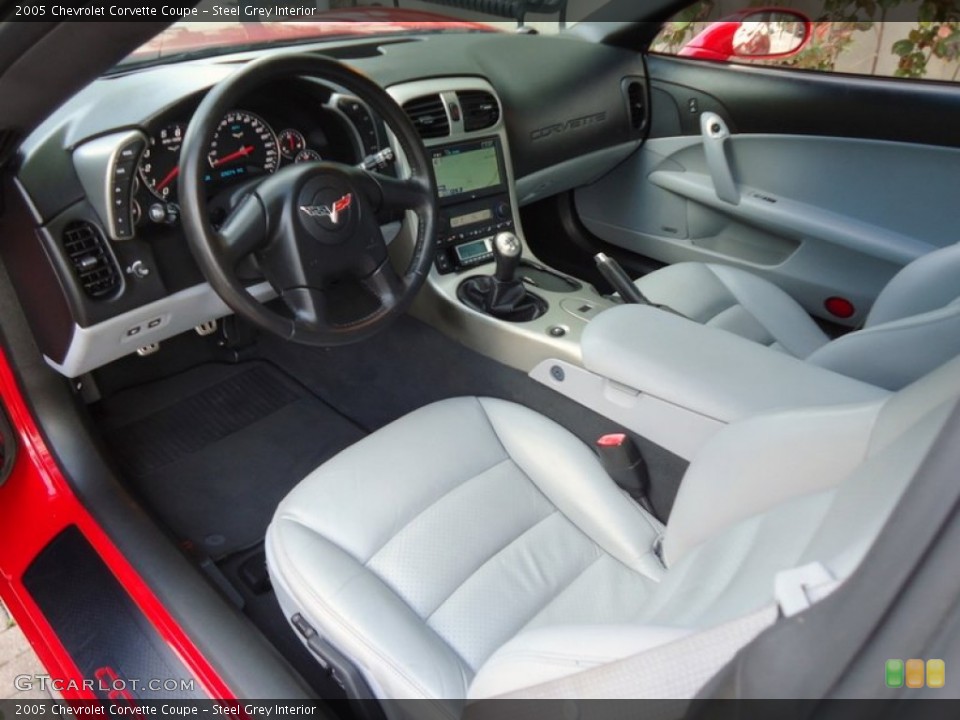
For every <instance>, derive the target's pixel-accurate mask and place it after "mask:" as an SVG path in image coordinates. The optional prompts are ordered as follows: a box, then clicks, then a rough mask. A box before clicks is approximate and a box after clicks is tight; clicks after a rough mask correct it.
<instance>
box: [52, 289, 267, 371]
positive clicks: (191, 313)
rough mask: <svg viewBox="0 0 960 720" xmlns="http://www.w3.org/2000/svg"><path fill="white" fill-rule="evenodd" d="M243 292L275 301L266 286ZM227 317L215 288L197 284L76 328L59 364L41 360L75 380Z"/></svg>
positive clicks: (227, 311)
mask: <svg viewBox="0 0 960 720" xmlns="http://www.w3.org/2000/svg"><path fill="white" fill-rule="evenodd" d="M247 292H249V293H250V294H251V295H252V296H253V297H255V298H256V299H257V300H260V301H261V302H262V301H265V300H269V299H271V298H274V297H276V292H275V291H274V289H273V288H272V287H271V286H270V284H269V283H265V282H264V283H260V284H259V285H254V286H253V287H250V288H248V289H247ZM230 314H232V311H231V310H230V308H229V307H227V305H226V304H225V303H224V302H223V300H221V299H220V296H219V295H217V294H216V293H215V292H214V290H213V288H212V287H210V285H209V284H207V283H201V284H200V285H194V286H193V287H190V288H187V289H186V290H181V291H180V292H176V293H174V294H173V295H170V296H168V297H165V298H163V299H161V300H157V301H156V302H152V303H149V304H147V305H143V306H142V307H139V308H136V309H135V310H130V311H129V312H125V313H123V314H122V315H117V316H116V317H112V318H110V319H109V320H105V321H103V322H101V323H97V324H96V325H91V326H90V327H80V326H79V325H74V328H73V337H72V338H71V340H70V348H69V349H68V350H67V355H66V357H65V358H64V359H63V362H61V363H57V362H55V361H53V360H51V359H50V358H49V357H45V358H44V359H45V360H46V361H47V363H48V364H49V365H50V366H51V367H53V368H54V369H55V370H57V372H59V373H61V374H62V375H66V376H67V377H71V378H73V377H78V376H79V375H83V374H84V373H86V372H90V371H91V370H95V369H96V368H98V367H101V366H103V365H106V364H107V363H109V362H113V361H114V360H117V359H118V358H121V357H123V356H124V355H131V354H133V353H135V352H136V351H137V348H140V347H143V346H145V345H150V344H153V343H159V342H161V341H163V340H166V339H168V338H171V337H173V336H174V335H179V334H180V333H182V332H187V331H189V330H193V328H195V327H196V326H197V325H201V324H203V323H205V322H209V321H211V320H216V319H218V318H221V317H224V316H226V315H230Z"/></svg>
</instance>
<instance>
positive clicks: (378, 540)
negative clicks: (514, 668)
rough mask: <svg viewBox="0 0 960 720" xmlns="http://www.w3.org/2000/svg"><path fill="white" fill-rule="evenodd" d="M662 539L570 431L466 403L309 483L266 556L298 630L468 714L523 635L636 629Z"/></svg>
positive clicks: (414, 418)
mask: <svg viewBox="0 0 960 720" xmlns="http://www.w3.org/2000/svg"><path fill="white" fill-rule="evenodd" d="M521 430H522V433H521V432H520V431H521ZM520 435H522V437H520ZM661 532H662V527H661V526H660V525H659V523H657V522H656V520H654V519H653V518H651V517H650V516H649V515H648V514H646V513H645V512H643V511H642V510H641V509H640V508H639V507H638V506H637V505H636V504H635V503H634V502H633V501H632V500H630V499H629V498H628V497H627V496H626V495H625V494H624V493H623V492H622V491H620V489H619V488H617V486H616V485H615V484H614V483H613V482H612V481H611V480H610V478H609V477H608V476H607V474H606V473H605V472H604V470H603V468H602V467H601V466H600V464H599V462H598V461H597V459H596V456H595V455H594V453H593V452H592V451H591V450H590V449H589V448H588V447H587V446H586V445H584V444H583V443H582V442H580V441H579V440H578V439H577V438H575V437H574V436H573V435H572V434H570V433H569V432H567V431H566V430H564V429H563V428H561V427H560V426H558V425H557V424H555V423H553V422H552V421H550V420H548V419H546V418H544V417H543V416H541V415H538V414H536V413H534V412H532V411H530V410H528V409H526V408H523V407H521V406H519V405H515V404H512V403H508V402H505V401H501V400H493V399H487V398H457V399H454V400H446V401H443V402H439V403H435V404H433V405H430V406H427V407H425V408H421V409H420V410H418V411H416V412H414V413H412V414H410V415H408V416H406V417H405V418H402V419H401V420H398V421H396V422H395V423H393V424H391V425H389V426H387V427H386V428H384V429H382V430H380V431H378V432H377V433H376V434H374V435H371V436H370V437H368V438H366V439H364V440H362V441H361V442H359V443H357V444H356V445H354V446H352V447H350V448H348V449H347V450H345V451H344V452H342V453H341V454H340V455H338V456H337V457H335V458H333V459H332V460H330V461H329V462H327V463H326V464H324V465H323V466H322V467H320V468H319V469H318V470H316V471H315V472H313V473H312V474H311V475H309V476H308V477H307V478H306V479H305V480H304V481H303V482H301V483H300V485H298V486H297V488H295V489H294V490H293V492H291V494H290V495H288V496H287V498H286V499H285V500H284V501H283V503H282V504H281V505H280V506H279V508H278V509H277V512H276V514H275V516H274V519H273V522H272V524H271V526H270V528H269V531H268V533H267V556H268V566H269V568H270V571H271V577H272V579H273V582H274V586H275V588H276V591H277V595H278V598H279V600H280V603H281V606H282V607H283V609H284V612H285V614H286V615H287V617H288V618H289V617H291V616H292V615H293V614H295V613H298V612H299V613H301V614H303V615H304V617H305V618H306V619H307V620H308V621H309V622H310V624H311V625H313V626H314V627H315V628H316V629H317V630H318V631H319V633H320V634H321V635H322V636H324V637H325V638H326V639H327V640H328V641H330V642H331V643H332V644H333V645H335V646H336V647H337V648H338V649H339V650H340V651H341V652H343V653H344V654H345V655H347V656H348V657H350V658H353V660H354V661H355V662H356V663H357V664H358V666H359V669H360V670H361V672H362V673H363V674H364V675H365V677H366V678H367V680H368V682H370V684H371V687H372V688H373V690H374V692H375V693H376V694H377V695H378V696H380V697H389V698H395V699H399V698H450V699H454V701H453V702H449V703H446V706H445V709H446V710H447V711H449V713H451V714H455V713H457V712H458V711H459V702H458V700H459V699H462V698H465V697H466V692H467V688H468V686H469V684H470V682H471V680H472V679H473V677H474V674H475V673H476V671H477V669H478V668H479V667H480V666H481V665H482V664H483V663H484V661H485V660H486V659H487V658H488V657H489V656H490V655H492V654H493V652H494V651H495V650H497V649H498V648H499V647H501V646H502V645H504V644H505V643H506V642H507V641H509V640H510V639H511V638H512V637H514V636H515V635H516V634H517V633H519V632H521V631H525V630H532V629H536V628H537V627H543V626H547V625H556V624H593V623H628V622H631V621H632V620H633V619H634V618H636V617H637V616H638V613H639V612H640V610H641V609H642V607H643V604H644V599H645V598H646V597H648V596H649V594H650V592H651V590H652V588H653V587H655V586H656V584H657V581H658V580H659V578H660V577H661V575H662V572H663V567H662V565H661V563H660V561H659V560H658V558H657V557H656V555H655V553H654V552H653V546H654V543H655V542H656V539H657V538H658V536H659V535H660V534H661Z"/></svg>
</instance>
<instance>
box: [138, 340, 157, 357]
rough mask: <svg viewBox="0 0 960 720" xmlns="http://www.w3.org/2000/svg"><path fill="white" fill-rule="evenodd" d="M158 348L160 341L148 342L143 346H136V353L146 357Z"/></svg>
mask: <svg viewBox="0 0 960 720" xmlns="http://www.w3.org/2000/svg"><path fill="white" fill-rule="evenodd" d="M159 350H160V343H150V344H149V345H144V346H143V347H138V348H137V355H139V356H140V357H147V355H153V354H154V353H155V352H158V351H159Z"/></svg>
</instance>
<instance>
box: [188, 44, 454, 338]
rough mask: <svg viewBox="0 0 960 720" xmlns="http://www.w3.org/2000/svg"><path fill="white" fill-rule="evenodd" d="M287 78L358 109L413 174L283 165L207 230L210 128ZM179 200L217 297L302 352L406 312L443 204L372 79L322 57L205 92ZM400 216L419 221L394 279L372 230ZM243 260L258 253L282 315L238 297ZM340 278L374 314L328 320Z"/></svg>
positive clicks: (259, 65) (408, 127)
mask: <svg viewBox="0 0 960 720" xmlns="http://www.w3.org/2000/svg"><path fill="white" fill-rule="evenodd" d="M290 77H313V78H316V79H319V80H323V81H326V82H328V83H330V84H333V85H337V86H339V87H341V88H344V89H345V90H347V91H348V92H350V93H353V94H354V95H355V96H356V97H358V98H359V99H360V100H362V101H363V102H365V103H366V104H367V105H368V106H369V107H370V109H371V110H372V111H373V112H374V113H375V114H377V115H378V116H379V117H380V118H382V119H383V121H384V122H385V123H386V124H387V126H388V127H389V128H390V130H391V131H392V132H393V134H394V136H395V137H396V139H397V142H398V143H399V145H400V149H401V151H402V152H403V155H404V156H405V158H406V161H407V164H408V167H409V170H410V176H409V177H408V178H406V179H396V178H392V177H388V176H385V175H381V174H378V173H373V172H368V171H365V170H361V169H357V168H354V167H351V166H348V165H342V164H339V163H330V162H315V163H303V164H295V165H288V166H286V167H283V168H281V169H279V170H277V172H275V173H274V174H272V175H269V176H267V177H265V178H263V179H262V180H261V181H260V182H259V183H257V184H256V185H255V186H253V187H252V188H251V189H250V191H249V193H248V194H247V195H246V196H245V197H243V199H242V200H241V201H240V202H239V203H238V204H237V206H236V207H235V208H234V209H233V210H232V212H231V214H230V215H229V216H228V217H227V219H226V220H225V221H224V223H223V224H222V226H221V227H220V228H219V229H215V228H214V227H213V226H212V225H211V224H210V220H209V217H208V210H207V197H206V186H205V182H204V176H205V175H206V174H207V173H208V172H209V167H208V162H207V150H208V148H209V146H210V142H211V140H212V138H213V134H214V132H215V130H216V127H217V124H218V123H219V122H220V119H221V118H222V117H223V116H224V115H225V114H226V113H227V112H228V111H230V110H233V109H234V108H235V107H236V104H237V102H238V101H239V100H240V99H241V98H243V97H244V96H246V95H247V94H248V93H250V92H251V91H253V90H255V89H257V88H258V87H260V86H262V85H264V84H266V83H269V82H273V81H277V80H281V79H285V78H290ZM179 192H180V202H181V218H182V222H183V229H184V233H185V234H186V236H187V241H188V243H189V245H190V248H191V251H192V252H193V255H194V258H195V259H196V261H197V264H198V265H199V266H200V269H201V271H202V272H203V274H204V276H205V277H206V279H207V281H208V282H209V283H210V285H211V287H213V289H214V291H215V292H216V293H217V294H218V295H219V296H220V297H221V298H222V299H223V301H224V302H225V303H226V304H227V306H229V307H230V308H231V309H232V310H233V311H234V312H235V313H236V314H237V315H239V316H240V317H242V318H244V319H246V320H248V321H250V322H251V323H253V324H254V325H255V326H257V327H258V328H260V329H262V330H265V331H267V332H270V333H273V334H275V335H279V336H280V337H283V338H286V339H288V340H292V341H294V342H298V343H303V344H306V345H317V346H326V347H330V346H336V345H345V344H348V343H352V342H357V341H360V340H363V339H365V338H368V337H370V336H371V335H373V334H375V333H376V332H378V331H379V330H381V329H383V328H384V327H386V325H387V324H388V323H389V322H390V321H391V320H393V319H395V318H396V317H398V316H399V315H400V314H401V313H403V312H404V311H405V310H406V309H407V308H408V307H409V306H410V304H411V302H412V301H413V298H414V297H415V296H416V294H417V292H418V291H419V289H420V287H421V286H422V285H423V282H424V281H425V280H426V277H427V274H428V273H429V271H430V267H431V265H432V263H433V259H434V256H435V254H436V242H437V228H438V217H439V200H438V197H437V187H436V180H435V179H434V175H433V165H432V163H431V161H430V158H429V157H428V155H427V151H426V149H425V148H424V146H423V143H422V141H421V140H420V136H419V134H418V133H417V131H416V130H415V128H414V127H413V125H412V123H411V122H410V120H409V119H408V118H407V116H406V114H405V113H404V112H403V110H402V109H401V108H400V107H399V105H397V103H396V102H394V100H393V99H392V98H391V97H390V96H389V95H388V94H387V93H386V91H385V90H383V89H382V88H381V87H380V86H379V85H377V84H376V83H375V82H374V81H373V80H371V79H370V78H368V77H366V76H365V75H362V74H361V73H359V72H357V71H355V70H353V69H351V68H349V67H347V66H346V65H344V64H342V63H340V62H338V61H336V60H333V59H331V58H327V57H323V56H320V55H308V54H283V55H273V56H269V57H266V58H262V59H260V60H256V61H254V62H251V63H249V64H248V65H246V66H245V67H244V68H242V69H241V70H239V71H238V72H236V73H235V74H233V75H231V76H230V77H229V78H227V79H225V80H223V81H222V82H220V83H219V84H218V85H216V86H215V87H214V88H213V89H211V90H210V92H209V93H207V95H206V97H205V98H204V99H203V101H202V102H201V103H200V106H199V107H198V108H197V111H196V113H195V114H194V116H193V119H192V120H191V121H190V124H189V126H188V128H187V132H186V135H185V137H184V141H183V148H182V152H181V157H180V191H179ZM399 210H404V211H406V210H409V211H412V212H413V213H414V214H415V215H416V218H417V236H416V240H415V244H414V249H413V253H412V255H411V257H410V261H409V263H408V266H407V268H406V269H405V270H404V271H403V273H402V274H398V273H397V272H396V271H395V270H394V268H393V266H392V265H391V263H390V259H389V257H388V254H387V246H386V242H385V240H384V238H383V235H382V233H381V230H380V224H381V223H380V220H381V219H383V220H385V219H387V218H388V217H390V216H392V215H393V214H395V213H396V211H399ZM249 255H253V256H254V257H256V259H257V261H258V264H259V266H260V268H261V269H262V270H263V273H264V276H265V277H266V279H267V280H268V281H269V282H270V284H271V285H272V286H273V288H274V289H275V290H276V292H277V294H278V295H279V296H280V298H281V299H282V300H283V302H284V304H285V305H286V308H287V310H288V311H289V314H283V313H281V312H277V311H275V310H273V309H271V308H269V307H267V306H266V305H263V304H261V303H260V302H259V301H258V300H257V299H256V298H254V297H253V296H252V295H250V293H248V292H247V291H246V289H245V288H244V285H243V283H242V282H241V280H240V279H239V277H238V274H237V271H236V268H237V265H238V264H239V263H240V261H241V260H243V259H244V258H245V257H247V256H249ZM343 280H352V281H354V282H356V283H358V284H359V285H360V286H361V287H363V288H365V289H366V290H367V291H368V292H369V293H370V294H371V295H372V296H373V297H374V298H376V300H377V303H378V307H377V309H376V310H373V311H372V312H369V313H368V314H366V315H365V316H363V317H359V318H355V319H351V320H349V321H348V322H341V323H337V324H335V323H334V322H333V320H331V314H332V313H331V312H330V301H331V296H330V292H329V290H330V288H331V287H332V286H333V285H334V284H336V283H339V282H341V281H343ZM341 314H342V313H341Z"/></svg>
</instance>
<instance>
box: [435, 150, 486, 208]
mask: <svg viewBox="0 0 960 720" xmlns="http://www.w3.org/2000/svg"><path fill="white" fill-rule="evenodd" d="M433 172H434V174H435V175H436V176H437V190H438V192H439V194H440V197H441V198H448V197H453V196H454V195H463V194H466V193H472V192H476V191H477V190H483V189H485V188H491V187H497V186H498V185H500V184H501V182H502V180H501V178H500V162H499V160H498V158H497V145H496V141H494V140H481V141H479V142H476V143H470V144H468V145H458V146H457V147H449V148H444V149H442V150H435V151H434V152H433Z"/></svg>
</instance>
